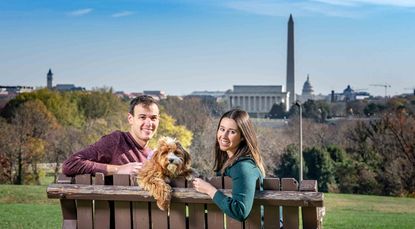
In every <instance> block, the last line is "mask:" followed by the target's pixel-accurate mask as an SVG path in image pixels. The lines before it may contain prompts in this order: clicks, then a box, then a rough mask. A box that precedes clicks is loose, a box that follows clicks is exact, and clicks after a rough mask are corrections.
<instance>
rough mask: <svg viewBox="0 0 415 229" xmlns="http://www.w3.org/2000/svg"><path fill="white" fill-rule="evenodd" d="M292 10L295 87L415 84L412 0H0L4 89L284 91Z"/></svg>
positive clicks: (324, 89)
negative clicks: (70, 86) (48, 82)
mask: <svg viewBox="0 0 415 229" xmlns="http://www.w3.org/2000/svg"><path fill="white" fill-rule="evenodd" d="M290 14H292V15H293V17H294V23H295V58H296V63H295V65H296V66H295V74H296V92H297V93H300V91H301V88H302V85H303V83H304V81H305V80H306V77H307V74H310V80H311V83H312V85H313V87H314V89H315V91H316V92H317V93H322V94H329V93H330V91H331V90H335V91H341V90H343V89H344V88H346V86H347V85H348V84H350V85H351V86H352V88H354V89H357V90H361V89H365V90H367V91H369V92H370V93H372V94H375V95H384V89H383V88H382V87H374V86H370V85H371V84H383V83H388V84H390V85H391V88H389V89H388V94H400V93H409V92H410V90H406V89H405V88H412V87H415V64H414V63H415V62H414V60H413V59H415V57H414V55H415V0H292V1H289V0H282V1H278V0H273V1H271V0H268V1H262V0H252V1H248V0H246V1H237V0H232V1H230V0H229V1H228V0H210V1H209V0H208V1H196V0H164V1H159V0H154V1H150V0H117V1H115V0H114V1H113V0H53V1H52V0H51V1H49V0H36V1H33V0H1V1H0V28H1V30H0V85H9V86H11V85H26V86H45V85H46V73H47V72H48V70H49V68H52V71H53V73H54V81H53V83H54V84H64V83H72V84H75V85H77V86H83V87H86V88H87V89H91V88H94V87H104V86H106V87H113V88H114V90H116V91H119V90H122V91H125V92H140V91H143V90H163V91H165V92H166V93H167V94H170V95H185V94H189V93H191V92H192V91H195V90H212V91H213V90H227V89H231V88H232V86H233V85H248V84H250V85H284V87H285V77H286V43H287V40H286V39H287V21H288V17H289V15H290Z"/></svg>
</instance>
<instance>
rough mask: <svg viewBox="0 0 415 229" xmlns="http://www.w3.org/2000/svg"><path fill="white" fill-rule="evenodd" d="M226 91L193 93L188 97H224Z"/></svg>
mask: <svg viewBox="0 0 415 229" xmlns="http://www.w3.org/2000/svg"><path fill="white" fill-rule="evenodd" d="M225 93H226V91H193V92H192V93H190V96H212V97H215V98H220V97H225Z"/></svg>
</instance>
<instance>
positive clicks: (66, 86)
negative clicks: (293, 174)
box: [46, 68, 85, 91]
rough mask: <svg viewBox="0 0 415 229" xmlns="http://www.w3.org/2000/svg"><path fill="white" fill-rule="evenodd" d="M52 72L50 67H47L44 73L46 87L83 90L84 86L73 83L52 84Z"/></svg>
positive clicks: (59, 89)
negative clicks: (47, 69) (47, 70)
mask: <svg viewBox="0 0 415 229" xmlns="http://www.w3.org/2000/svg"><path fill="white" fill-rule="evenodd" d="M52 80H53V73H52V69H50V68H49V72H48V73H47V74H46V87H47V88H48V89H50V90H57V91H85V88H84V87H77V86H75V85H74V84H56V86H53V83H52Z"/></svg>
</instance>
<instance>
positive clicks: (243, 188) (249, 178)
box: [213, 157, 262, 221]
mask: <svg viewBox="0 0 415 229" xmlns="http://www.w3.org/2000/svg"><path fill="white" fill-rule="evenodd" d="M219 175H220V174H219ZM223 175H224V176H229V177H231V178H232V197H229V196H226V195H225V194H223V192H221V191H217V192H216V193H215V195H214V196H213V202H215V203H216V205H218V207H219V208H220V209H221V210H222V211H223V212H224V213H226V215H228V216H230V217H232V218H234V219H236V220H239V221H244V220H245V219H246V218H248V215H249V213H250V212H251V209H252V204H253V202H254V196H255V187H256V181H257V180H258V179H260V178H262V175H261V172H260V170H259V168H258V166H257V165H256V164H255V162H254V160H253V159H252V158H251V157H241V158H239V159H238V160H237V161H236V162H235V163H234V164H233V165H231V166H230V167H228V168H226V169H225V172H224V174H223Z"/></svg>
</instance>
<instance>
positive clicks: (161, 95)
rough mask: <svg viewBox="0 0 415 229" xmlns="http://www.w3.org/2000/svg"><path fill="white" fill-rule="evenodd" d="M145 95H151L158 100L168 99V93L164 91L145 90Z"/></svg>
mask: <svg viewBox="0 0 415 229" xmlns="http://www.w3.org/2000/svg"><path fill="white" fill-rule="evenodd" d="M143 94H144V95H149V96H151V97H153V98H154V99H156V100H162V99H166V98H167V95H166V93H165V92H164V91H143Z"/></svg>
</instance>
